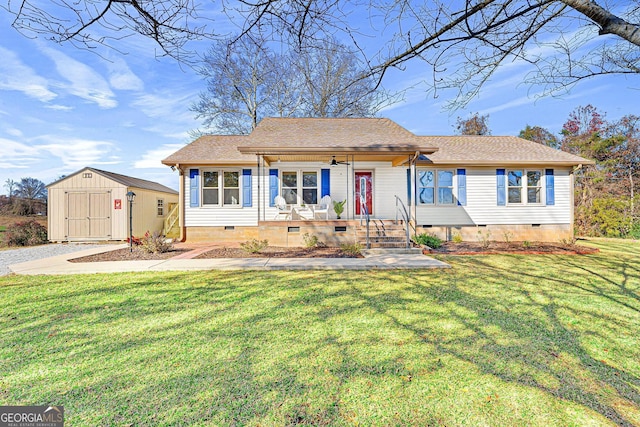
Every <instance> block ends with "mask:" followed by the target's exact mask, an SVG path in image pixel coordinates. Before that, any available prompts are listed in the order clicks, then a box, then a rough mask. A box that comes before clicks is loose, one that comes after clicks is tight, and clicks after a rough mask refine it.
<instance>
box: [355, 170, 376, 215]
mask: <svg viewBox="0 0 640 427" xmlns="http://www.w3.org/2000/svg"><path fill="white" fill-rule="evenodd" d="M372 176H373V173H372V172H356V215H360V214H361V213H362V214H363V215H364V212H360V206H361V200H362V201H363V202H364V205H365V206H366V207H367V211H368V212H369V215H373V179H372Z"/></svg>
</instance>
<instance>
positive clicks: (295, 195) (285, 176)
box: [280, 171, 318, 205]
mask: <svg viewBox="0 0 640 427" xmlns="http://www.w3.org/2000/svg"><path fill="white" fill-rule="evenodd" d="M280 194H281V195H282V197H283V198H284V200H285V201H286V202H287V204H289V205H297V204H302V203H304V204H307V205H316V204H318V171H283V172H282V188H281V189H280Z"/></svg>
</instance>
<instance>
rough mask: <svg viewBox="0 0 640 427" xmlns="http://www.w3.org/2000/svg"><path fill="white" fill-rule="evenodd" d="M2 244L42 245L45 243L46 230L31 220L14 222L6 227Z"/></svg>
mask: <svg viewBox="0 0 640 427" xmlns="http://www.w3.org/2000/svg"><path fill="white" fill-rule="evenodd" d="M4 242H5V244H6V245H7V246H35V245H42V244H45V243H47V228H46V227H45V226H44V225H40V224H38V222H37V221H36V220H33V219H30V220H28V221H24V222H16V223H15V224H13V225H10V226H9V227H7V229H6V231H5V232H4Z"/></svg>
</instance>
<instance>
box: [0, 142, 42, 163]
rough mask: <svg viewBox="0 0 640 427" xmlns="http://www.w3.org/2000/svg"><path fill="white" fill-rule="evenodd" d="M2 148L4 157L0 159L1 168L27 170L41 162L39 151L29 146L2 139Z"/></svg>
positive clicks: (0, 143)
mask: <svg viewBox="0 0 640 427" xmlns="http://www.w3.org/2000/svg"><path fill="white" fill-rule="evenodd" d="M0 146H2V156H1V157H0V168H3V169H4V168H7V169H11V168H19V169H22V168H27V167H29V166H31V165H33V164H34V163H36V162H38V161H39V160H40V154H39V152H38V150H37V149H36V148H34V147H31V146H29V145H26V144H23V143H20V142H16V141H12V140H10V139H5V138H0Z"/></svg>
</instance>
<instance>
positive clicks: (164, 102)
mask: <svg viewBox="0 0 640 427" xmlns="http://www.w3.org/2000/svg"><path fill="white" fill-rule="evenodd" d="M192 99H194V98H193V96H192V95H185V96H181V97H176V96H175V95H172V94H168V93H157V94H150V93H147V94H143V95H140V96H139V97H138V99H137V100H136V101H134V102H133V104H132V105H133V106H135V107H138V108H140V109H141V110H142V112H143V113H144V114H146V115H147V116H149V117H151V118H158V117H163V118H169V117H179V116H180V115H184V114H185V113H186V112H188V111H189V102H190V100H192ZM190 114H191V115H193V113H190Z"/></svg>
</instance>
